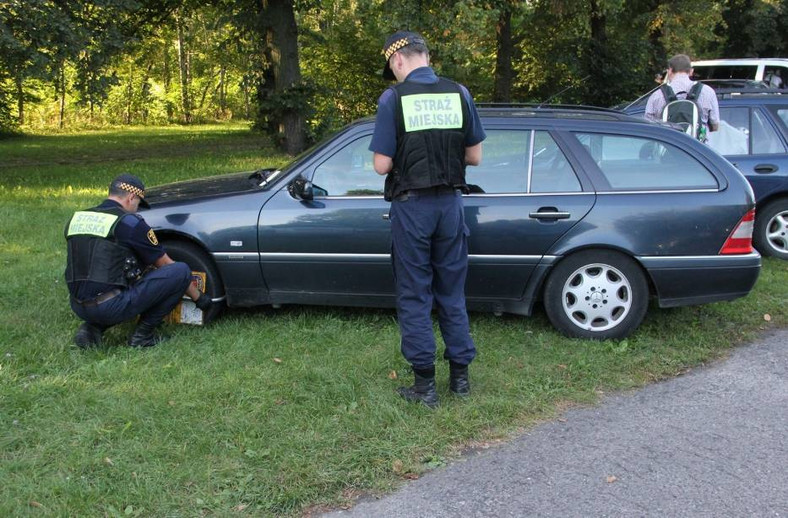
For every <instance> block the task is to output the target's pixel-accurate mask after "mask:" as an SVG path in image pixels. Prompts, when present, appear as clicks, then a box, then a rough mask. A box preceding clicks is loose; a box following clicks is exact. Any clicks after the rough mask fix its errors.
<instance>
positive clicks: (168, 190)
mask: <svg viewBox="0 0 788 518" xmlns="http://www.w3.org/2000/svg"><path fill="white" fill-rule="evenodd" d="M274 171H276V169H273V168H271V169H260V170H257V171H253V172H252V171H247V172H243V173H231V174H224V175H219V176H211V177H208V178H199V179H196V180H186V181H183V182H174V183H168V184H164V185H158V186H156V187H151V188H150V189H147V190H146V192H145V200H146V201H147V202H148V203H149V204H150V205H151V207H155V206H157V205H162V204H168V203H173V202H183V201H191V200H196V199H200V198H210V197H214V196H222V195H227V194H238V193H243V192H250V191H257V190H260V189H262V188H263V186H264V185H265V180H266V178H268V176H270V175H271V173H273V172H274Z"/></svg>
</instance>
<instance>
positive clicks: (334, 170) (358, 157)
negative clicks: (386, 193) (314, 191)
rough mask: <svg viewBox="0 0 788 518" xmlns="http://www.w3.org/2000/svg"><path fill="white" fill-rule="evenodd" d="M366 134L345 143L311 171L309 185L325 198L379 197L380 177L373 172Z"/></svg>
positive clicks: (381, 180)
mask: <svg viewBox="0 0 788 518" xmlns="http://www.w3.org/2000/svg"><path fill="white" fill-rule="evenodd" d="M371 141H372V135H367V136H364V137H361V138H359V139H356V140H354V141H353V142H351V143H349V144H347V145H346V146H344V147H343V148H342V149H340V150H339V151H337V152H335V153H334V154H333V155H331V156H330V157H329V158H328V159H326V160H325V161H324V162H323V163H321V164H320V165H319V166H317V168H316V169H315V173H314V174H313V175H312V183H313V184H314V186H315V187H319V188H321V189H324V190H326V191H327V192H328V196H383V183H384V177H383V176H381V175H379V174H377V173H376V172H375V168H374V167H373V162H372V152H371V151H369V143H370V142H371Z"/></svg>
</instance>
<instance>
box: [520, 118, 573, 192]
mask: <svg viewBox="0 0 788 518" xmlns="http://www.w3.org/2000/svg"><path fill="white" fill-rule="evenodd" d="M582 190H583V189H582V187H581V186H580V181H579V180H578V179H577V175H576V174H575V171H574V169H572V166H571V164H570V163H569V160H567V159H566V156H565V155H564V153H563V151H561V148H559V147H558V144H556V142H555V140H553V137H552V136H550V133H548V132H546V131H537V132H535V134H534V156H533V163H532V166H531V189H530V192H578V191H582Z"/></svg>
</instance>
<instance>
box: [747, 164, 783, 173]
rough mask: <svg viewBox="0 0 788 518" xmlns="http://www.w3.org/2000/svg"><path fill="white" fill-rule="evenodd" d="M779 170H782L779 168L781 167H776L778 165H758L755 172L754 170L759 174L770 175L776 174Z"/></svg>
mask: <svg viewBox="0 0 788 518" xmlns="http://www.w3.org/2000/svg"><path fill="white" fill-rule="evenodd" d="M778 169H780V168H779V167H777V166H776V165H774V164H758V165H756V166H755V167H753V170H754V171H755V172H756V173H758V174H769V173H774V172H776V171H777V170H778Z"/></svg>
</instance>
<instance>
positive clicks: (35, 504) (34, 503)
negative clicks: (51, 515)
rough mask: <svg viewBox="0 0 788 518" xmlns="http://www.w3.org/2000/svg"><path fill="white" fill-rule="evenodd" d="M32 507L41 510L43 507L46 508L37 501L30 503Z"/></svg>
mask: <svg viewBox="0 0 788 518" xmlns="http://www.w3.org/2000/svg"><path fill="white" fill-rule="evenodd" d="M30 507H38V508H41V507H44V506H43V505H42V504H41V503H40V502H36V501H35V500H31V501H30Z"/></svg>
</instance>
